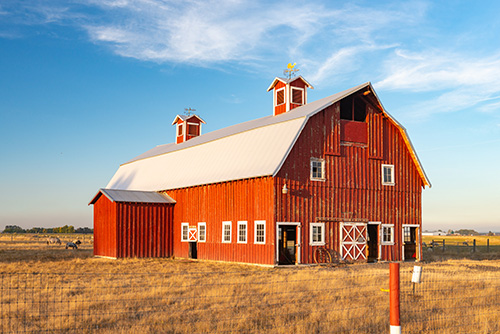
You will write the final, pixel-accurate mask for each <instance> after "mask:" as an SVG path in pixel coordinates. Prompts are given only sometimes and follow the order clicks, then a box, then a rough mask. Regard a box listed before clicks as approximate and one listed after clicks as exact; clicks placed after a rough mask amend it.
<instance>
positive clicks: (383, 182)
mask: <svg viewBox="0 0 500 334" xmlns="http://www.w3.org/2000/svg"><path fill="white" fill-rule="evenodd" d="M386 168H389V169H390V171H391V181H390V182H387V181H386V180H385V169H386ZM382 184H383V185H384V186H393V185H395V182H394V165H382Z"/></svg>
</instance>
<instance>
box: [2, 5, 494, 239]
mask: <svg viewBox="0 0 500 334" xmlns="http://www.w3.org/2000/svg"><path fill="white" fill-rule="evenodd" d="M499 12H500V2H497V1H476V2H470V1H439V2H433V1H376V2H373V1H352V2H345V1H287V2H286V3H284V2H282V1H255V0H254V1H239V0H219V1H157V0H135V1H127V0H87V1H83V0H82V1H71V0H67V1H59V0H51V1H41V0H40V1H35V0H26V1H23V0H3V1H1V2H0V156H1V165H0V166H1V167H0V168H1V173H0V186H1V188H0V189H1V190H0V229H3V227H4V226H5V225H11V224H16V225H20V226H23V227H32V226H62V225H65V224H68V225H74V226H92V207H88V206H87V203H88V202H89V200H90V199H91V198H92V196H93V195H94V194H95V193H96V192H97V190H98V189H99V188H101V187H105V186H106V184H107V182H108V181H109V179H110V178H111V177H112V175H113V174H114V172H115V171H116V169H117V168H118V166H119V164H121V163H123V162H126V161H127V160H129V159H131V158H133V157H135V156H137V155H139V154H140V153H142V152H144V151H146V150H148V149H150V148H152V147H154V146H156V145H159V144H164V143H168V142H172V141H173V139H174V128H173V127H172V126H171V122H172V121H173V119H174V117H175V115H177V114H180V113H182V112H183V111H184V108H187V107H191V108H195V109H197V113H198V114H199V115H201V116H202V117H203V119H204V120H205V121H207V125H206V126H204V129H203V131H204V132H209V131H213V130H216V129H219V128H222V127H226V126H229V125H232V124H236V123H240V122H243V121H246V120H250V119H255V118H259V117H263V116H267V115H269V114H270V113H271V112H272V96H271V94H270V93H266V89H267V87H268V86H269V84H270V83H271V81H272V80H273V78H274V77H275V76H280V75H282V71H283V69H284V68H285V67H286V64H288V62H296V63H297V67H298V68H299V69H300V72H299V73H300V74H301V75H302V76H304V77H305V78H306V79H307V80H308V81H309V82H311V83H312V85H313V86H314V88H315V89H314V90H310V91H309V96H308V98H309V101H312V100H316V99H319V98H322V97H325V96H328V95H331V94H334V93H336V92H339V91H342V90H344V89H347V88H350V87H353V86H355V85H358V84H360V83H363V82H366V81H371V82H372V84H373V86H374V88H375V90H376V91H377V93H378V95H379V97H380V99H381V100H382V103H383V104H384V106H385V108H386V109H387V110H388V111H389V113H391V114H392V115H393V116H394V117H395V118H396V119H397V120H398V121H400V122H401V123H402V124H403V125H404V126H405V127H406V128H407V130H408V132H409V135H410V138H411V139H412V142H413V145H414V146H415V148H416V150H417V153H418V155H419V157H420V160H421V161H422V163H423V165H424V168H425V170H426V172H427V175H428V176H429V178H430V180H431V182H432V185H433V187H432V188H431V189H426V190H425V191H424V192H423V223H424V228H425V229H437V228H440V229H448V228H454V229H458V228H468V227H471V228H475V229H477V230H481V231H488V230H496V231H499V230H500V173H499V169H500V20H499V19H498V13H499Z"/></svg>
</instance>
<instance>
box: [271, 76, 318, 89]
mask: <svg viewBox="0 0 500 334" xmlns="http://www.w3.org/2000/svg"><path fill="white" fill-rule="evenodd" d="M295 80H302V81H303V82H304V83H305V84H306V86H307V87H309V88H311V89H314V87H313V86H312V85H311V84H310V83H309V82H307V80H306V79H304V78H303V77H302V76H301V75H299V76H298V77H293V78H288V79H287V78H280V77H276V78H274V80H273V82H271V85H270V86H269V88H268V89H267V91H268V92H269V91H270V90H271V89H273V88H274V86H276V84H277V83H278V82H280V81H281V82H283V83H284V84H288V83H290V82H293V81H295Z"/></svg>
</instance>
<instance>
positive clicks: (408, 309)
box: [0, 235, 500, 333]
mask: <svg viewBox="0 0 500 334" xmlns="http://www.w3.org/2000/svg"><path fill="white" fill-rule="evenodd" d="M74 238H75V236H68V237H66V238H64V237H63V238H62V239H61V240H62V241H70V240H73V239H74ZM81 240H82V239H81ZM88 241H89V239H87V242H85V243H83V244H82V245H81V247H80V248H79V249H78V250H71V249H68V250H66V249H64V243H63V245H47V244H46V243H45V239H44V238H34V237H33V236H30V235H19V236H14V237H12V238H11V237H10V236H7V237H6V236H3V235H2V236H0V284H1V287H0V332H6V333H7V332H28V333H39V332H47V331H48V332H64V333H68V332H69V333H76V332H79V333H80V332H83V333H90V332H99V333H117V332H118V333H125V332H127V333H129V332H136V333H153V332H154V333H157V332H162V333H193V332H197V333H199V332H202V333H214V332H247V333H248V332H251V333H260V332H270V333H289V332H297V333H327V332H330V333H348V332H352V333H383V332H387V331H388V327H389V322H388V321H389V314H388V308H389V301H388V293H387V292H386V291H384V290H385V289H387V288H388V277H389V272H388V264H386V263H382V264H375V265H373V264H370V265H349V266H342V267H333V268H332V267H314V266H304V267H293V268H267V267H259V266H249V265H237V264H227V263H216V262H205V261H189V260H185V259H120V260H110V259H102V258H94V257H93V256H92V244H91V243H90V242H88ZM413 265H414V263H403V264H402V265H401V300H402V305H401V319H402V326H403V332H404V333H498V332H500V325H499V322H498V318H499V316H500V304H499V300H500V298H499V297H500V295H499V291H500V261H499V260H483V261H477V260H468V259H459V260H455V259H451V260H446V261H439V262H430V263H423V264H422V266H423V282H422V283H421V284H418V285H416V286H415V287H414V286H413V284H412V283H411V282H410V278H411V271H412V267H413Z"/></svg>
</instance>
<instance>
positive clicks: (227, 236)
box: [224, 224, 231, 242]
mask: <svg viewBox="0 0 500 334" xmlns="http://www.w3.org/2000/svg"><path fill="white" fill-rule="evenodd" d="M224 241H227V242H230V241H231V225H229V224H224Z"/></svg>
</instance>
